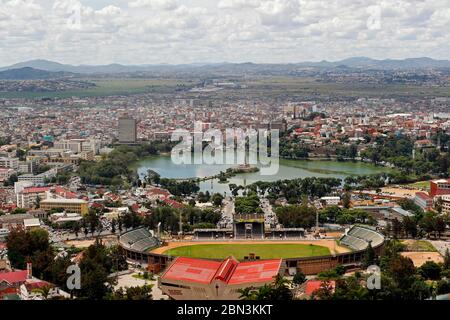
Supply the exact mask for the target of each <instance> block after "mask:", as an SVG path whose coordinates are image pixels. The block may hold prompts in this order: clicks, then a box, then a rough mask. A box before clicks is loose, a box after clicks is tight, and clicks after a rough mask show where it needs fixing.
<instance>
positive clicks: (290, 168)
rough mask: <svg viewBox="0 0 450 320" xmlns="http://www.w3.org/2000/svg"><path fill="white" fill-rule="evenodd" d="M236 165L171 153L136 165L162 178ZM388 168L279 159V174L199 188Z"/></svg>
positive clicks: (196, 175) (338, 175)
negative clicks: (178, 159)
mask: <svg viewBox="0 0 450 320" xmlns="http://www.w3.org/2000/svg"><path fill="white" fill-rule="evenodd" d="M235 166H236V165H226V164H220V165H217V164H215V165H204V164H203V165H200V164H175V163H174V162H173V161H172V159H171V157H170V156H154V157H148V158H145V159H142V160H141V161H139V162H138V163H136V164H135V165H134V167H136V168H137V172H138V174H139V176H140V177H141V178H142V177H144V176H145V175H146V174H147V171H148V170H153V171H155V172H157V173H158V174H160V175H161V177H162V178H171V179H188V178H204V177H210V176H214V175H216V174H218V173H220V171H225V170H226V169H228V168H232V167H235ZM258 166H259V165H258ZM388 170H389V169H387V168H384V167H378V166H375V165H372V164H369V163H362V162H339V161H322V160H285V159H280V164H279V171H278V173H277V174H276V175H269V176H267V175H261V172H252V173H242V174H238V175H236V176H234V177H232V178H230V179H228V183H219V182H218V180H217V179H214V180H209V181H204V182H200V189H201V191H207V190H208V191H209V192H220V193H222V194H223V193H224V192H227V193H229V192H230V190H229V188H228V184H229V183H235V184H237V185H244V186H245V185H249V184H252V183H254V182H256V181H276V180H283V179H295V178H306V177H325V178H329V177H334V178H341V179H342V178H345V177H347V176H350V175H367V174H375V173H380V172H385V171H388Z"/></svg>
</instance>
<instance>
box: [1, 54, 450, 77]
mask: <svg viewBox="0 0 450 320" xmlns="http://www.w3.org/2000/svg"><path fill="white" fill-rule="evenodd" d="M22 68H32V69H38V70H41V71H48V72H67V73H79V74H117V73H137V72H155V73H178V72H184V73H187V72H215V73H221V72H223V73H229V72H233V73H246V72H251V73H254V74H273V73H280V74H290V73H292V72H295V71H296V70H298V69H299V68H314V69H336V68H337V69H345V68H349V69H377V70H396V69H398V70H412V69H431V68H433V69H450V61H448V60H435V59H431V58H411V59H403V60H394V59H386V60H376V59H371V58H367V57H353V58H348V59H344V60H340V61H331V62H330V61H320V62H301V63H289V64H256V63H216V64H201V63H196V64H182V65H168V64H161V65H121V64H108V65H78V66H74V65H69V64H61V63H58V62H53V61H48V60H31V61H26V62H20V63H17V64H14V65H11V66H7V67H3V68H0V71H6V70H11V69H22Z"/></svg>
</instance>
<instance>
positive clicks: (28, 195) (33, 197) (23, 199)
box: [16, 187, 50, 209]
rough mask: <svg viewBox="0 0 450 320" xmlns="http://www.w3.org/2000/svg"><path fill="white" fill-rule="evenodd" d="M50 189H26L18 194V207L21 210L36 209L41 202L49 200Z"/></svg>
mask: <svg viewBox="0 0 450 320" xmlns="http://www.w3.org/2000/svg"><path fill="white" fill-rule="evenodd" d="M48 191H50V187H31V188H25V189H23V190H22V191H20V192H18V193H17V194H16V196H17V206H18V207H19V208H25V209H29V208H34V207H36V206H37V204H38V202H39V201H42V200H45V199H47V192H48Z"/></svg>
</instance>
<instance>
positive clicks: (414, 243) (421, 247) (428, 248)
mask: <svg viewBox="0 0 450 320" xmlns="http://www.w3.org/2000/svg"><path fill="white" fill-rule="evenodd" d="M403 243H404V244H405V245H406V250H407V251H422V252H435V251H437V250H436V248H435V247H434V246H433V245H432V244H431V243H430V242H428V241H425V240H407V241H404V242H403Z"/></svg>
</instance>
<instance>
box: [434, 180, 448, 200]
mask: <svg viewBox="0 0 450 320" xmlns="http://www.w3.org/2000/svg"><path fill="white" fill-rule="evenodd" d="M442 195H450V179H440V180H433V181H430V196H431V197H432V198H434V197H436V196H442Z"/></svg>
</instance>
